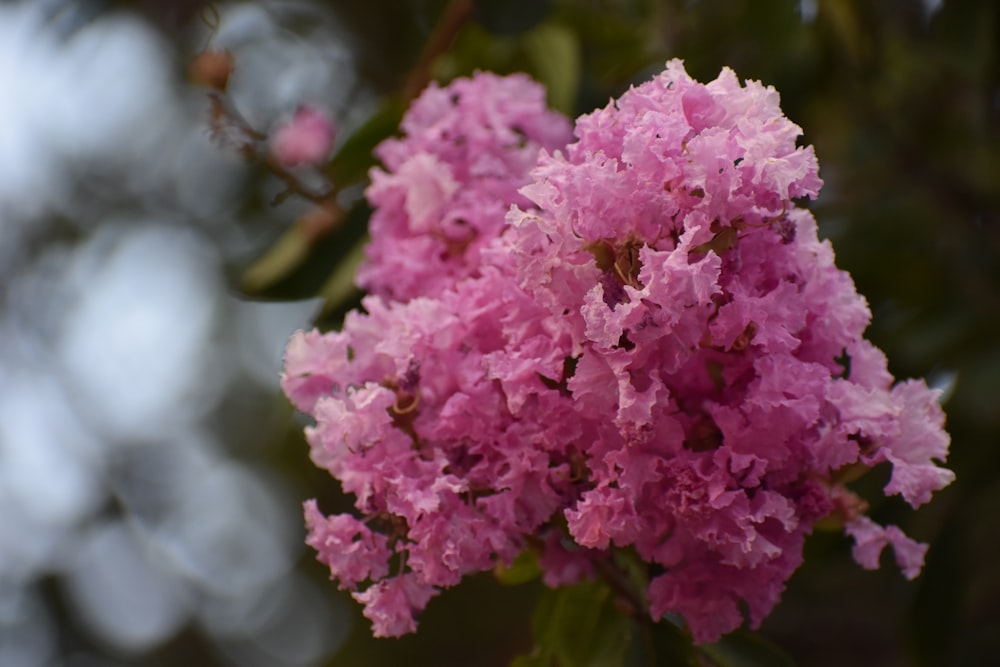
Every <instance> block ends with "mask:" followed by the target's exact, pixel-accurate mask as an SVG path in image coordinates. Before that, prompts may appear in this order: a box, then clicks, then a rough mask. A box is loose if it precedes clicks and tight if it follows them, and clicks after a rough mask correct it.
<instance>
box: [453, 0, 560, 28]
mask: <svg viewBox="0 0 1000 667" xmlns="http://www.w3.org/2000/svg"><path fill="white" fill-rule="evenodd" d="M473 6H474V7H473V17H474V18H475V19H476V21H477V22H478V23H479V24H480V25H482V26H483V27H484V28H486V29H487V30H489V31H490V32H491V33H493V34H495V35H517V34H520V33H523V32H527V31H528V30H531V29H532V28H534V27H535V26H536V25H538V24H539V23H540V22H541V21H542V20H544V19H545V17H546V16H548V15H549V12H550V11H551V9H552V1H551V0H475V2H474V3H473Z"/></svg>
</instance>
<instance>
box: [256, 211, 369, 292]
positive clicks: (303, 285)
mask: <svg viewBox="0 0 1000 667" xmlns="http://www.w3.org/2000/svg"><path fill="white" fill-rule="evenodd" d="M370 215H371V209H370V208H369V207H368V205H367V204H366V203H365V202H364V201H360V202H358V203H357V204H355V205H354V206H353V207H352V208H351V210H350V211H348V212H347V214H346V215H345V216H344V219H343V220H342V221H341V222H340V225H339V227H338V228H337V229H336V230H335V231H333V232H331V233H328V234H326V235H325V236H322V237H321V238H319V239H310V238H309V236H308V235H307V233H306V232H305V231H304V230H303V229H302V228H301V227H300V226H299V225H295V226H293V227H290V228H289V229H288V230H287V231H286V232H285V233H284V234H283V235H282V236H281V237H279V238H278V240H277V241H276V242H275V243H274V245H272V246H271V247H270V248H269V249H268V250H267V251H265V253H264V254H263V255H262V256H261V257H260V258H258V259H257V260H256V261H255V262H254V263H253V264H251V266H250V267H249V268H248V269H246V271H244V273H243V275H242V277H241V278H240V283H239V287H240V289H241V290H242V291H243V292H244V293H245V294H248V295H250V296H253V297H256V298H264V299H284V300H288V299H303V298H308V297H312V296H316V295H317V294H320V293H321V292H322V291H324V290H326V289H330V287H329V283H330V281H331V276H333V275H334V274H335V273H336V272H337V271H338V268H339V267H340V265H341V263H342V262H344V261H347V260H348V259H349V258H350V257H351V256H352V252H353V253H355V256H356V254H357V252H358V251H357V248H356V247H357V244H358V243H359V242H361V241H362V240H363V239H364V238H365V232H366V230H367V227H368V218H369V216H370ZM355 267H356V263H355V264H354V265H352V266H351V268H350V273H351V276H353V272H354V268H355ZM342 271H343V270H342ZM341 275H343V274H341ZM324 296H326V297H327V301H328V303H329V301H330V299H331V298H334V297H336V294H325V295H324Z"/></svg>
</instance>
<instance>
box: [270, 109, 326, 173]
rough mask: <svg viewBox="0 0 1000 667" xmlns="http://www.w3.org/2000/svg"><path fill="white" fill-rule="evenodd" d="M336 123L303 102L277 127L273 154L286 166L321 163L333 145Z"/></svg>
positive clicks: (272, 147) (272, 141) (272, 145)
mask: <svg viewBox="0 0 1000 667" xmlns="http://www.w3.org/2000/svg"><path fill="white" fill-rule="evenodd" d="M335 136H336V126H335V125H334V123H333V121H332V120H331V119H330V117H329V116H328V115H327V114H326V113H324V112H323V111H321V110H319V109H317V108H316V107H313V106H309V105H303V106H301V107H299V109H298V110H297V111H296V112H295V114H294V115H293V116H292V117H291V118H290V119H288V120H287V121H286V122H284V123H282V124H281V125H279V126H278V128H277V129H276V130H275V132H274V136H273V137H272V138H271V153H272V155H274V158H275V159H276V160H277V161H278V162H279V163H280V164H281V166H283V167H297V166H300V165H320V164H323V163H324V162H326V160H327V158H329V156H330V150H331V149H332V148H333V140H334V137H335Z"/></svg>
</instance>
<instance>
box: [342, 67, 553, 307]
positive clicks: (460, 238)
mask: <svg viewBox="0 0 1000 667" xmlns="http://www.w3.org/2000/svg"><path fill="white" fill-rule="evenodd" d="M402 130H403V133H404V136H403V137H402V138H400V139H390V140H388V141H386V142H384V143H382V144H381V145H380V146H379V147H378V148H377V149H376V151H375V152H376V155H377V156H378V158H379V159H380V160H381V161H382V164H383V165H385V168H386V171H383V170H381V169H375V170H373V171H372V175H371V176H372V178H371V181H372V182H371V186H370V187H369V188H368V191H367V193H366V195H367V197H368V200H369V201H370V202H371V204H372V206H373V207H374V208H375V212H374V214H373V215H372V218H371V222H370V231H371V239H372V240H371V244H370V245H369V247H368V257H369V260H370V261H369V262H368V263H367V264H365V265H364V266H362V267H361V269H360V270H359V271H358V283H359V284H360V285H361V286H362V287H364V288H365V289H366V290H368V291H369V292H371V293H373V294H378V295H380V296H385V297H388V298H394V299H400V300H406V299H410V298H412V297H414V296H417V295H424V296H430V295H434V294H437V293H438V292H440V291H442V290H443V289H445V288H446V287H449V286H451V285H453V284H454V283H455V282H456V281H458V280H461V279H463V278H466V277H469V276H473V275H477V272H478V267H479V264H480V262H481V259H480V254H481V253H482V251H483V249H484V248H485V247H486V246H487V245H489V244H490V243H492V242H493V241H494V240H495V239H496V238H497V237H498V236H499V235H500V232H501V230H502V229H503V226H504V215H505V214H506V213H507V209H508V208H509V207H510V205H511V204H516V205H518V206H520V207H522V208H529V207H530V206H531V202H530V201H528V200H527V199H526V198H525V197H523V196H521V195H519V194H518V189H519V188H520V187H521V186H523V185H527V184H528V182H529V180H530V178H529V172H530V171H531V169H532V168H533V167H534V166H535V159H536V158H537V157H538V151H539V149H542V148H545V149H547V150H555V149H557V148H562V147H563V146H565V145H566V144H567V143H568V142H569V141H570V140H571V139H572V137H573V133H572V128H571V127H570V124H569V121H567V120H566V118H565V117H563V116H561V115H559V114H557V113H554V112H552V111H549V110H548V109H547V108H546V106H545V90H544V89H543V88H542V87H541V86H539V85H538V84H537V83H535V82H534V81H532V80H531V79H529V78H528V77H527V76H525V75H523V74H520V75H517V74H515V75H512V76H507V77H501V76H497V75H495V74H490V73H479V74H477V75H476V76H475V77H474V78H471V79H457V80H455V81H453V82H452V83H451V84H450V85H449V86H448V87H447V88H441V87H439V86H438V85H437V84H431V86H430V87H429V88H428V89H427V90H425V91H424V92H423V94H422V95H421V96H420V97H419V98H418V99H417V100H416V101H415V102H414V103H413V105H412V107H411V108H410V110H409V111H408V112H407V114H406V117H405V118H404V119H403V125H402Z"/></svg>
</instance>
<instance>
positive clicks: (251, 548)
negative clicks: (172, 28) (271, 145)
mask: <svg viewBox="0 0 1000 667" xmlns="http://www.w3.org/2000/svg"><path fill="white" fill-rule="evenodd" d="M216 8H217V9H218V15H217V16H216V15H215V14H214V13H212V14H211V16H209V17H208V19H207V20H208V22H209V23H216V19H217V24H216V25H213V26H211V28H210V27H207V26H206V27H204V29H203V32H202V33H200V34H198V35H193V36H191V40H193V44H192V50H191V52H190V53H178V52H176V51H175V50H174V47H173V46H172V45H171V44H169V43H168V42H167V41H166V40H165V39H163V37H162V36H161V35H160V34H159V33H158V32H157V31H156V30H154V29H153V28H152V27H151V26H150V25H148V24H146V23H144V22H143V20H142V19H141V18H139V17H138V16H137V15H133V14H129V13H125V12H121V11H115V10H112V9H111V8H109V3H87V2H69V1H67V2H62V1H58V0H57V1H52V0H35V1H25V2H14V3H3V4H0V340H2V341H3V345H2V346H0V508H2V509H0V665H3V666H10V667H35V666H46V667H48V666H64V665H65V666H69V665H74V666H76V665H87V666H99V665H124V664H137V665H143V664H164V663H163V662H162V661H161V662H155V659H156V656H157V655H159V656H160V657H161V660H162V656H163V655H164V653H163V652H164V651H165V650H167V649H166V648H165V647H169V646H170V645H171V643H172V642H176V641H178V640H177V638H178V637H180V636H182V635H185V634H186V636H188V637H190V636H192V635H193V636H196V637H198V638H199V639H198V642H196V643H198V644H200V645H204V646H206V647H207V648H206V649H205V650H206V653H205V654H206V655H211V656H212V660H216V661H218V663H219V664H232V665H241V666H244V665H246V666H251V667H252V666H254V665H261V666H264V665H267V666H271V665H275V666H279V667H280V666H282V665H288V666H307V665H314V664H318V663H319V662H321V661H322V660H323V659H324V658H325V657H326V656H328V655H329V654H330V653H331V652H332V651H333V650H334V649H335V648H336V647H337V645H338V644H339V642H340V641H341V640H342V639H343V637H344V635H345V634H346V632H347V630H348V628H347V624H348V620H347V619H346V617H345V610H344V609H343V608H342V606H340V605H339V603H338V602H337V601H336V599H334V598H331V597H330V596H329V595H328V592H327V590H326V589H328V588H329V586H328V585H326V584H325V582H320V585H317V584H316V583H314V582H313V581H312V580H311V579H309V578H308V577H306V576H304V575H303V574H302V573H301V572H300V568H298V567H297V565H298V564H299V563H300V562H301V561H302V560H303V559H304V558H311V554H306V553H305V550H304V547H303V545H302V540H303V535H304V530H303V528H302V519H301V507H300V502H301V498H300V497H299V493H298V492H297V491H295V489H294V486H293V481H292V480H290V479H289V478H288V477H287V475H284V476H283V475H282V474H280V473H278V472H276V471H275V470H276V467H275V466H273V465H271V464H270V463H269V462H271V461H273V460H274V459H275V458H276V457H278V456H280V455H282V453H281V452H280V451H276V449H277V448H280V446H281V442H282V440H283V433H284V432H285V429H286V428H287V426H288V422H289V419H291V418H292V413H291V409H290V408H289V407H288V405H287V403H286V402H285V400H284V398H283V397H282V396H281V395H280V392H279V389H278V383H277V378H278V373H279V371H280V367H281V353H282V350H283V347H284V343H285V341H286V339H287V337H288V336H289V334H290V333H291V332H292V331H293V330H294V329H296V328H300V327H303V326H307V325H308V322H309V319H310V317H311V316H312V315H313V313H314V310H315V308H316V304H315V303H309V302H305V303H283V304H267V303H253V302H248V301H245V300H241V299H240V298H239V297H237V296H236V295H235V294H234V293H232V291H231V290H229V289H227V285H228V284H229V281H228V280H227V273H226V267H227V266H231V265H232V264H233V263H238V262H240V261H246V259H247V258H249V257H252V256H253V255H254V254H255V253H259V252H260V251H261V250H262V249H263V248H264V247H266V245H267V243H268V242H270V241H271V240H273V238H274V237H275V236H276V235H277V234H278V233H279V232H280V231H281V229H282V226H284V225H288V224H289V223H290V222H291V220H292V219H293V216H294V210H295V208H294V204H289V205H287V206H285V207H278V208H273V209H268V208H267V207H263V208H262V209H260V210H256V211H254V212H252V213H247V212H246V207H245V206H244V203H245V201H246V199H247V197H248V194H247V193H248V191H249V189H250V188H253V187H255V186H256V184H257V182H256V181H254V180H253V179H252V174H251V171H250V169H249V168H248V167H247V166H246V165H244V164H243V163H242V161H241V160H240V158H239V157H238V156H236V155H233V154H230V153H229V152H227V151H226V150H225V149H224V148H222V147H220V146H217V145H215V144H213V142H212V140H211V138H210V136H209V133H208V130H207V118H208V116H207V109H208V104H207V97H206V92H205V91H204V90H199V89H197V88H195V87H193V86H191V85H190V84H188V83H187V82H186V81H185V78H184V73H185V64H186V62H185V59H186V58H189V57H190V56H191V55H192V54H193V53H195V52H196V51H198V50H200V49H201V48H206V47H211V48H213V49H228V50H230V51H231V52H232V53H233V55H234V57H235V59H236V62H237V63H238V66H237V68H236V69H235V71H234V73H233V76H232V79H231V81H230V90H229V92H230V94H231V99H232V100H233V102H234V103H235V104H236V106H237V108H238V109H239V110H240V112H241V113H242V114H243V115H244V116H245V117H246V118H247V119H248V120H249V121H250V122H251V123H253V124H254V125H255V126H256V127H259V128H262V129H265V130H266V129H269V127H270V126H272V125H273V124H274V123H275V122H277V120H278V119H279V118H281V117H282V115H284V114H288V113H290V112H291V111H292V110H294V109H295V107H296V106H297V105H298V104H299V103H301V102H303V101H309V102H312V103H318V104H320V105H323V106H324V107H325V108H327V109H329V110H330V111H331V113H333V114H334V115H335V116H336V117H337V119H338V123H340V124H341V125H350V123H351V122H352V118H359V117H361V115H363V113H364V111H365V109H364V99H366V98H365V95H364V94H363V93H364V91H360V92H359V88H358V82H357V81H356V80H355V76H354V65H353V59H352V52H351V49H350V47H349V45H347V44H346V42H345V40H344V39H343V38H342V36H340V35H339V33H338V32H337V26H336V23H335V21H333V19H332V18H331V17H330V16H327V15H325V14H322V13H321V12H320V10H318V9H316V8H314V7H313V6H311V5H309V4H308V3H302V2H273V3H260V2H257V3H253V4H240V3H232V4H225V3H219V4H217V5H216ZM303 18H306V19H307V21H306V23H307V24H308V26H309V30H308V32H305V33H303V31H302V30H301V29H298V30H297V31H295V32H293V31H292V30H291V29H290V28H289V25H290V24H292V23H295V24H296V25H301V24H302V22H303V21H302V20H303ZM293 455H294V456H300V457H303V459H304V457H305V455H306V453H305V451H301V452H298V451H297V452H294V453H293ZM188 643H190V642H188ZM158 652H159V653H158ZM168 655H169V653H168ZM196 660H200V659H198V658H196ZM192 664H195V663H192ZM196 664H202V663H201V662H200V661H199V662H197V663H196ZM213 664H214V663H213Z"/></svg>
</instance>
